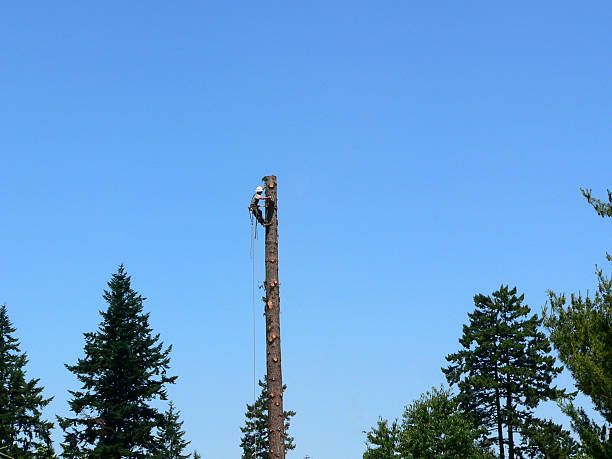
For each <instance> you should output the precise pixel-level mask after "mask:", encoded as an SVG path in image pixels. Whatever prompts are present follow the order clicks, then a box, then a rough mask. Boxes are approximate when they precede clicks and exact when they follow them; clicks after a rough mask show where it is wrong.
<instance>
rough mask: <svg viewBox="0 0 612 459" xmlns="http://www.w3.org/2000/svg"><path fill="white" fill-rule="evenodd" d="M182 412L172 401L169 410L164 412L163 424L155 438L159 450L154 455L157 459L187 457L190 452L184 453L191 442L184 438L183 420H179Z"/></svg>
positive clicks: (182, 458)
mask: <svg viewBox="0 0 612 459" xmlns="http://www.w3.org/2000/svg"><path fill="white" fill-rule="evenodd" d="M180 415H181V412H180V411H177V410H176V409H175V408H174V403H172V402H170V405H169V406H168V410H167V411H166V412H165V413H164V415H163V416H164V418H163V426H162V427H161V428H160V429H159V430H158V432H157V436H156V438H155V440H156V442H157V452H156V453H155V455H154V456H153V457H154V458H156V459H187V458H188V457H190V456H191V455H190V454H183V451H184V450H185V448H187V446H188V445H189V443H190V442H188V441H186V440H184V439H183V437H184V436H185V432H183V430H182V427H183V421H179V418H180Z"/></svg>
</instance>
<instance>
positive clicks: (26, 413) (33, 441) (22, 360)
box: [0, 305, 53, 459]
mask: <svg viewBox="0 0 612 459" xmlns="http://www.w3.org/2000/svg"><path fill="white" fill-rule="evenodd" d="M16 331H17V329H16V328H15V327H14V326H13V324H12V323H11V321H10V320H9V317H8V311H7V308H6V305H2V306H0V452H2V453H3V454H7V455H9V456H13V457H19V458H24V459H25V458H34V457H40V458H43V457H52V456H53V449H52V448H51V437H50V432H51V429H52V428H53V424H52V423H51V422H48V421H45V420H43V419H42V410H43V408H44V407H45V406H47V405H48V404H49V402H50V401H51V400H52V397H51V398H45V397H43V395H42V391H43V387H42V386H39V381H40V380H39V379H30V380H28V379H27V377H26V373H25V366H26V364H27V363H28V358H27V355H26V353H25V352H21V349H20V343H19V340H18V339H17V338H15V336H14V333H15V332H16ZM43 451H44V452H43ZM39 453H41V454H39Z"/></svg>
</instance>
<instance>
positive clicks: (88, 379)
mask: <svg viewBox="0 0 612 459" xmlns="http://www.w3.org/2000/svg"><path fill="white" fill-rule="evenodd" d="M107 285H108V289H107V290H105V291H104V295H103V298H104V300H105V302H106V304H107V308H106V310H104V311H100V314H101V321H100V324H99V326H98V328H97V329H96V331H94V332H88V333H85V334H84V338H85V344H84V348H83V351H84V352H83V354H84V355H83V357H81V358H79V359H78V360H77V361H76V363H74V364H66V365H65V367H66V369H67V370H68V371H70V372H71V373H72V374H74V375H75V376H76V378H77V379H78V381H79V383H80V389H79V390H75V391H68V392H69V394H70V399H69V401H68V405H69V408H70V413H71V415H69V416H65V417H62V416H56V418H57V419H56V421H57V424H58V426H59V427H60V428H61V429H62V432H63V441H62V442H61V444H60V445H59V446H60V452H59V456H61V457H66V458H86V457H87V458H100V459H102V458H113V459H114V458H139V459H140V458H154V459H186V458H190V457H193V458H194V459H197V458H201V456H200V454H198V452H197V451H193V452H192V453H188V452H186V449H187V448H188V446H189V444H190V442H188V441H186V440H185V438H184V436H185V432H184V430H183V421H181V419H180V411H179V410H178V409H177V408H176V407H175V405H174V403H173V402H172V401H170V400H168V392H167V388H168V386H169V385H170V384H174V383H175V382H176V380H177V376H174V375H171V374H170V372H169V369H170V352H171V350H172V346H171V345H170V346H165V345H164V343H163V342H162V341H161V340H160V335H159V334H155V333H154V332H153V330H152V329H151V327H150V326H149V314H148V313H146V312H144V310H143V301H144V300H145V298H143V297H142V296H141V295H140V294H138V293H137V292H136V291H135V290H133V289H132V287H131V278H130V276H129V275H128V274H127V272H126V270H125V268H124V267H123V265H121V266H119V269H118V271H117V272H116V273H115V274H113V275H112V277H111V279H110V281H109V282H108V284H107ZM16 331H17V330H16V328H15V327H14V326H13V324H12V323H11V321H10V320H9V316H8V309H7V306H6V305H2V306H0V458H15V459H16V458H20V459H21V458H23V459H28V458H54V457H58V456H57V455H56V452H55V450H54V447H53V444H52V441H51V431H52V429H53V428H54V423H53V422H51V421H48V420H46V419H44V418H43V410H44V408H45V407H46V406H47V405H48V404H49V403H50V402H51V400H52V397H45V396H44V395H43V390H44V388H43V387H42V386H41V384H40V380H39V379H37V378H34V379H29V378H28V377H27V376H26V371H25V367H26V364H27V363H28V359H27V355H26V353H25V352H23V351H22V350H21V348H20V342H19V340H18V339H17V337H16V336H15V333H16ZM260 385H261V386H262V394H261V395H260V397H259V398H258V400H257V401H256V402H255V403H254V404H253V405H247V412H246V425H245V427H244V428H242V433H243V438H242V442H241V447H242V449H243V456H242V457H243V458H246V459H255V458H258V459H267V457H268V456H267V452H266V451H265V447H264V445H265V444H266V443H267V406H266V403H265V401H266V399H267V392H266V385H265V383H261V382H260ZM160 402H161V403H160ZM164 403H165V404H166V406H167V408H166V410H164V411H162V410H160V409H158V408H157V406H159V405H160V404H164ZM294 414H295V413H294V412H292V411H289V412H286V413H285V418H286V423H285V424H286V425H285V428H286V431H287V435H286V442H287V448H288V449H293V448H295V445H294V443H293V438H291V437H290V436H289V435H288V429H289V420H290V418H291V417H292V416H293V415H294Z"/></svg>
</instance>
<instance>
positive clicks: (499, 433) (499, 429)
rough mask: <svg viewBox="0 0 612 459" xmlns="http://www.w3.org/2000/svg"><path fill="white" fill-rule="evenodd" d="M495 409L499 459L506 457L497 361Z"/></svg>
mask: <svg viewBox="0 0 612 459" xmlns="http://www.w3.org/2000/svg"><path fill="white" fill-rule="evenodd" d="M495 356H496V357H497V345H496V346H495ZM494 371H495V374H494V377H495V411H496V414H497V441H498V443H499V457H500V459H505V458H506V452H505V451H504V430H503V426H502V414H501V402H500V398H501V397H500V394H499V373H498V368H497V361H495V370H494Z"/></svg>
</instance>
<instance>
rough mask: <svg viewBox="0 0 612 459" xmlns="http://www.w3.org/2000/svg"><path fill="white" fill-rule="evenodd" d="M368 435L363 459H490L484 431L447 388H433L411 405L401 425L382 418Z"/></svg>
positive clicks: (406, 410) (490, 455) (491, 456)
mask: <svg viewBox="0 0 612 459" xmlns="http://www.w3.org/2000/svg"><path fill="white" fill-rule="evenodd" d="M364 433H366V448H367V449H366V451H365V453H364V454H363V459H390V458H394V457H397V458H406V459H456V458H471V459H489V458H491V459H492V458H493V457H494V456H493V455H492V454H491V452H489V451H488V449H487V448H486V447H484V446H483V445H481V444H480V442H479V438H480V436H481V432H480V431H479V430H478V429H477V428H476V427H475V426H474V424H473V423H472V421H471V420H470V419H469V417H467V416H465V415H464V414H463V413H462V412H461V410H459V402H458V401H457V400H456V399H455V398H454V397H453V396H452V395H451V393H450V391H449V390H447V389H436V388H432V390H431V391H429V392H427V393H425V394H423V395H422V396H421V397H420V398H419V399H418V400H416V401H414V402H413V403H411V404H410V405H408V406H407V407H406V409H405V411H404V414H403V417H402V423H401V425H398V422H397V421H393V423H391V425H389V423H388V421H387V420H383V419H379V420H378V424H377V426H376V427H373V428H372V430H371V431H369V432H364Z"/></svg>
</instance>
